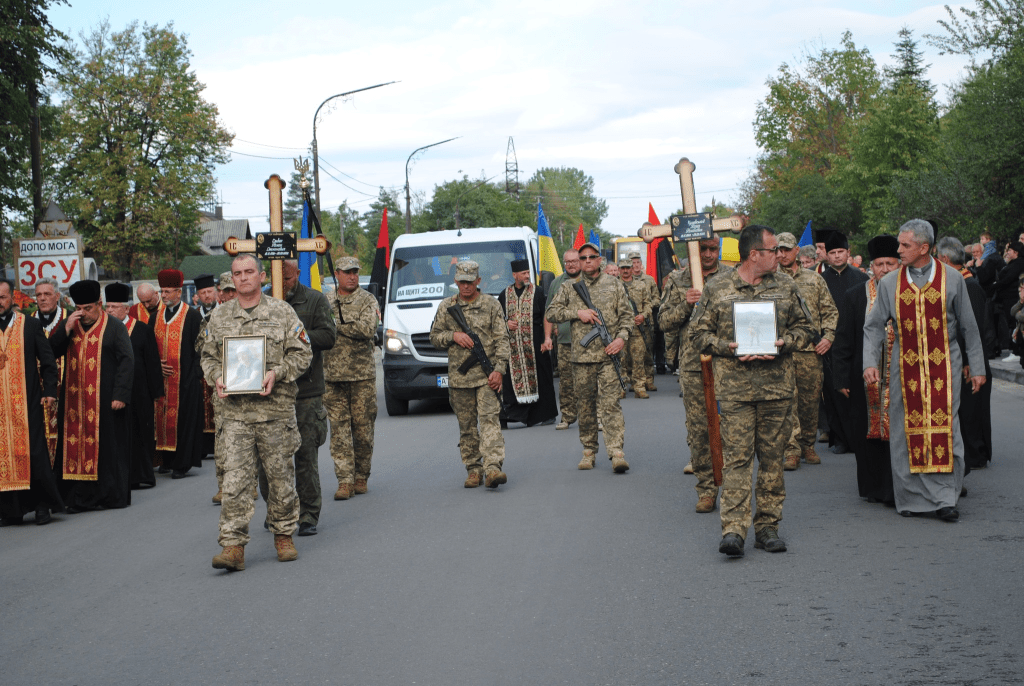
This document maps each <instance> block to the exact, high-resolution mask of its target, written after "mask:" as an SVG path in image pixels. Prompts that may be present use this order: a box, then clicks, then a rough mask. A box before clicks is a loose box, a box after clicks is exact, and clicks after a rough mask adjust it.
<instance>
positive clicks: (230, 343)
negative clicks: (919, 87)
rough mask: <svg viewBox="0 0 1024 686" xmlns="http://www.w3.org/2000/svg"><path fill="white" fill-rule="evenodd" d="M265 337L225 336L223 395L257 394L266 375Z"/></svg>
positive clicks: (261, 388)
mask: <svg viewBox="0 0 1024 686" xmlns="http://www.w3.org/2000/svg"><path fill="white" fill-rule="evenodd" d="M266 342H267V337H266V336H225V337H224V346H223V355H224V359H223V367H224V377H223V379H222V381H223V383H224V392H225V393H259V392H260V391H262V390H263V377H264V376H265V375H266V372H267V370H266V365H267V358H266V354H265V351H266Z"/></svg>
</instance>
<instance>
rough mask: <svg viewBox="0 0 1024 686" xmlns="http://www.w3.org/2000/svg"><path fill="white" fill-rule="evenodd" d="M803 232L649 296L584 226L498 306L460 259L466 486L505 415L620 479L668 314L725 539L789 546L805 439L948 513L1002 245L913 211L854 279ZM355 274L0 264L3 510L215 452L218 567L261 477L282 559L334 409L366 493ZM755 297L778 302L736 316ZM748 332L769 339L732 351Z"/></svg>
mask: <svg viewBox="0 0 1024 686" xmlns="http://www.w3.org/2000/svg"><path fill="white" fill-rule="evenodd" d="M815 239H816V241H817V242H818V243H819V244H820V245H819V246H818V249H817V250H815V249H814V248H811V249H808V248H800V247H799V246H798V245H797V240H796V238H795V237H794V236H793V234H791V233H779V234H776V232H775V231H774V230H773V229H771V228H769V227H766V226H757V225H754V226H747V227H746V228H744V229H743V231H742V233H741V234H740V237H739V241H738V243H739V256H740V261H739V263H738V264H737V265H735V266H730V265H727V264H725V263H723V262H722V261H721V259H720V258H719V241H718V239H715V238H712V239H707V240H702V241H700V242H699V246H698V247H699V250H698V252H699V262H698V263H694V264H685V265H684V266H683V267H682V268H680V269H677V270H676V271H674V272H672V273H670V274H669V275H668V276H667V277H666V278H665V279H664V281H663V283H662V284H661V288H659V285H658V283H657V282H656V281H655V280H654V279H652V278H651V277H649V276H648V275H647V274H645V273H644V270H643V264H642V261H641V259H640V255H639V254H633V255H630V256H629V258H627V259H625V260H622V261H620V262H619V263H617V264H615V263H612V264H608V265H607V268H610V267H613V266H614V267H615V270H614V271H615V272H616V273H609V271H607V268H605V265H603V264H602V262H603V260H602V257H601V253H600V249H599V248H598V246H596V245H593V244H590V243H586V244H584V245H583V246H581V247H580V248H579V249H578V250H570V251H567V252H566V253H565V254H564V266H565V273H564V274H562V275H561V276H559V277H558V278H557V279H556V280H555V281H554V283H553V284H551V287H550V288H549V289H548V290H547V291H546V292H545V290H544V289H543V288H542V287H540V286H539V285H536V284H534V283H533V282H532V280H531V278H530V265H529V263H528V262H527V261H526V260H522V259H520V260H516V261H514V262H512V264H511V265H510V266H511V272H512V274H513V279H514V281H513V283H511V284H510V285H509V286H508V287H507V288H506V289H505V290H504V291H502V292H501V293H500V294H499V297H497V298H495V297H492V296H490V295H488V294H486V293H484V292H482V291H481V290H480V288H479V284H480V282H481V273H480V268H479V265H478V264H477V263H475V262H473V261H469V260H463V261H461V262H459V263H458V264H457V265H456V266H455V270H454V281H455V286H456V287H457V293H456V294H455V295H452V296H450V297H448V298H446V299H444V300H443V301H442V302H441V304H440V306H439V307H438V309H437V314H436V316H435V318H434V321H433V324H432V327H431V330H430V340H431V343H432V344H433V345H434V346H435V347H436V348H438V349H441V350H445V351H446V352H447V354H448V387H449V400H450V404H451V406H452V408H453V410H454V412H455V416H456V420H457V422H458V427H459V452H460V456H461V459H462V463H463V466H464V468H465V470H466V479H465V482H464V485H465V487H466V488H476V487H479V486H486V487H488V488H491V489H497V488H498V487H500V486H501V485H502V484H505V483H507V482H508V474H507V473H506V471H505V444H504V438H503V435H502V429H503V428H505V427H507V425H508V423H509V422H521V423H523V424H525V425H527V426H545V425H550V424H553V423H554V422H555V420H556V419H558V418H559V414H560V415H561V417H560V421H559V422H558V424H557V425H556V426H555V429H556V430H566V429H568V428H569V427H570V426H571V425H572V424H578V429H579V439H580V443H581V444H582V458H581V459H580V461H579V463H578V465H577V467H578V468H579V469H580V470H591V469H594V468H595V467H596V463H597V456H598V452H599V433H600V432H603V433H604V443H605V448H606V451H607V457H608V458H609V460H610V463H611V469H612V470H613V471H614V472H615V473H618V474H622V473H625V472H627V471H628V470H629V469H630V464H629V462H628V461H627V459H626V453H625V436H626V427H625V420H624V417H623V413H622V409H621V405H620V401H621V400H622V399H624V398H625V397H626V392H627V389H628V390H631V391H632V392H633V394H634V396H635V397H636V398H639V399H645V398H649V397H650V396H649V391H654V390H657V389H656V386H655V367H654V356H653V355H652V351H653V332H654V324H655V322H657V324H658V326H659V328H660V330H661V331H662V332H663V333H664V337H665V342H666V343H665V344H666V351H667V356H668V358H669V362H670V363H671V364H673V365H674V366H676V367H677V368H678V373H679V384H680V395H681V397H682V400H683V407H684V411H685V417H686V432H687V444H688V446H689V453H690V462H689V464H687V465H686V467H685V471H686V472H687V473H692V474H693V475H694V476H695V479H696V483H695V489H696V496H697V498H696V501H697V502H696V512H698V513H711V512H714V511H715V510H716V509H719V510H720V520H721V531H722V539H721V542H720V545H719V550H720V552H722V553H724V554H726V555H729V556H740V555H743V552H744V548H745V540H746V539H747V538H748V534H749V530H750V528H751V526H753V529H754V537H755V544H754V545H755V547H756V548H761V549H764V550H766V551H769V552H782V551H785V550H786V543H785V541H784V540H783V539H782V538H781V537H780V535H779V527H780V523H781V521H782V509H783V504H784V501H785V496H786V489H785V478H784V472H785V471H792V470H795V469H799V468H800V467H801V465H802V464H807V465H817V464H820V461H821V460H820V457H819V455H818V452H817V450H816V449H815V442H816V441H819V442H820V441H827V442H828V443H829V444H830V446H831V448H832V452H834V453H837V454H841V453H845V452H848V451H852V452H853V453H854V454H855V456H856V460H857V482H858V490H859V494H860V496H861V497H863V498H865V499H866V500H867V501H868V502H873V503H882V504H887V505H890V506H893V507H894V508H895V509H896V511H897V512H898V513H899V514H900V515H903V516H918V515H925V514H932V515H934V516H936V517H937V518H939V519H941V520H945V521H956V520H957V519H958V518H959V511H958V510H957V503H958V500H959V498H961V497H963V496H964V495H966V489H965V488H964V486H963V479H964V476H965V475H966V473H968V472H969V471H970V470H971V469H980V468H984V467H985V466H986V465H987V464H988V462H989V461H990V460H991V458H992V439H991V420H990V411H989V409H990V408H989V394H990V388H991V386H990V384H989V383H987V382H988V380H989V379H990V369H989V365H988V358H990V357H991V356H992V355H993V354H996V351H997V350H998V348H997V343H996V339H997V327H996V324H995V321H996V319H997V317H998V316H999V313H1000V312H1001V311H1002V310H999V309H997V308H993V304H995V303H996V301H995V300H993V298H992V295H991V292H990V291H988V290H986V288H985V281H984V279H988V276H989V271H991V270H990V269H989V267H991V266H992V263H990V262H989V260H992V259H993V257H996V258H998V257H999V256H998V255H994V251H992V250H990V251H989V255H987V256H986V254H985V252H984V249H982V250H981V251H980V252H979V253H976V254H974V255H973V259H968V254H967V251H965V249H964V247H963V245H962V244H961V243H960V242H959V241H958V240H957V239H955V238H951V237H946V238H943V239H942V240H940V241H938V242H936V240H935V235H934V229H933V227H932V226H931V225H930V224H929V223H928V222H925V221H922V220H912V221H909V222H907V223H906V224H904V225H903V226H902V227H901V228H900V231H899V233H898V235H896V236H887V235H883V236H877V237H875V238H874V239H872V240H871V241H870V243H869V244H868V253H869V260H868V263H867V267H866V270H865V271H866V273H865V271H862V270H861V269H860V268H858V266H857V265H856V263H855V261H854V260H852V259H851V257H850V254H849V244H848V241H847V238H846V237H845V236H843V235H842V234H841V233H839V232H836V231H827V232H826V231H822V232H818V234H817V235H816V237H815ZM988 243H991V241H988ZM986 244H987V243H986ZM1022 253H1024V245H1021V244H1020V242H1019V241H1018V242H1015V243H1012V244H1011V245H1010V246H1009V247H1008V249H1007V250H1006V256H1007V257H1009V260H1008V264H1007V265H1004V266H1002V267H999V269H997V270H996V272H995V277H994V282H995V283H996V284H997V285H998V284H1000V283H1001V282H1002V280H1003V278H1004V276H1005V274H1007V273H1008V272H1005V270H1006V269H1007V268H1008V267H1009V265H1012V264H1014V263H1021V262H1022V261H1024V257H1022ZM933 255H934V256H933ZM979 258H980V261H979ZM999 259H1001V258H999ZM986 265H989V267H987V266H986ZM698 268H699V270H700V272H699V275H698V274H697V273H696V270H697V269H698ZM987 269H989V271H986V270H987ZM358 274H359V262H358V260H357V259H355V258H351V257H343V258H341V259H340V260H339V261H338V265H337V269H336V271H335V276H336V279H337V288H336V290H335V291H334V292H332V293H331V294H330V295H324V294H323V293H321V292H319V291H316V290H313V289H311V288H309V287H307V286H304V285H303V284H301V283H300V282H299V270H298V266H297V264H296V263H294V262H286V263H285V264H284V265H283V275H284V278H283V284H282V286H283V290H284V294H285V297H284V300H277V299H275V298H272V297H270V296H268V295H267V294H265V293H264V292H263V290H262V288H261V286H262V284H263V282H264V281H265V278H266V275H265V273H264V272H263V267H262V264H261V263H260V262H259V261H258V260H257V259H256V258H255V257H253V256H251V255H239V256H238V257H237V258H235V259H234V261H233V262H232V268H231V271H230V272H225V273H224V274H222V275H221V276H220V279H219V280H215V279H214V278H213V277H212V276H203V277H199V278H197V279H196V288H197V294H196V301H195V303H194V305H189V304H187V303H184V302H182V298H181V294H182V286H183V275H182V274H181V272H179V271H177V270H173V269H168V270H164V271H161V272H160V273H159V275H158V284H159V289H158V290H157V289H154V288H153V287H152V286H148V285H145V284H144V285H142V286H140V287H139V289H138V291H137V294H136V295H137V298H138V302H137V303H135V304H132V303H131V301H132V292H131V287H130V286H129V285H127V284H119V283H114V284H110V285H108V286H106V289H105V291H104V292H103V294H102V296H101V289H100V284H99V283H98V282H96V281H79V282H78V283H75V284H73V285H72V286H71V288H70V297H71V299H72V300H73V302H74V310H73V311H68V310H65V309H63V308H62V307H61V306H60V294H59V292H58V290H57V286H56V284H55V283H50V282H46V281H45V280H44V281H42V282H40V284H39V285H38V286H37V288H36V294H35V295H36V301H37V303H38V310H37V311H36V312H34V313H32V314H31V315H25V314H22V313H21V312H19V311H17V310H16V309H15V308H14V306H13V301H12V295H13V289H12V286H11V284H10V283H8V282H0V343H2V344H3V347H2V349H0V383H2V384H3V386H4V388H3V389H2V391H3V392H2V393H0V403H2V405H0V421H2V422H3V424H4V425H5V426H6V427H7V431H6V432H5V436H3V437H2V438H3V440H4V441H5V442H6V444H5V445H4V446H3V447H4V449H5V451H6V452H5V456H4V458H3V459H2V460H0V523H2V524H3V525H12V524H17V523H20V522H22V521H23V518H24V516H25V515H26V514H28V513H30V512H32V511H35V522H36V523H37V524H45V523H47V522H48V521H50V520H51V515H52V513H53V512H68V513H77V512H82V511H86V510H96V509H105V508H120V507H125V506H127V505H129V504H130V503H131V492H132V489H139V488H147V487H153V486H154V485H155V484H156V474H167V473H169V474H170V475H171V479H181V478H184V477H186V476H187V475H188V473H189V472H190V470H191V469H192V468H194V467H199V466H201V465H202V460H203V459H204V458H205V457H208V456H210V455H213V456H215V465H216V473H217V481H218V492H217V494H216V495H215V496H214V497H213V502H214V503H218V504H220V507H221V509H220V524H219V543H220V545H221V553H220V554H218V555H217V556H215V557H214V558H213V566H214V567H215V568H218V569H226V570H230V571H238V570H242V569H244V568H245V557H244V549H245V546H246V544H247V543H248V542H249V524H250V520H251V519H252V517H253V515H254V511H255V508H254V503H255V499H256V497H257V491H259V492H262V495H263V497H264V499H265V500H266V502H267V516H266V519H265V521H264V527H265V528H266V529H268V530H269V531H270V532H271V533H272V534H273V535H274V543H275V547H276V549H277V554H278V559H279V560H282V561H288V560H294V559H296V558H297V556H298V552H297V550H296V549H295V546H294V541H293V538H292V537H293V535H294V534H296V533H297V534H298V535H299V536H310V535H315V534H316V533H317V525H318V522H319V518H320V512H321V506H322V498H321V487H320V478H319V471H318V464H317V455H318V450H319V448H320V447H321V446H322V445H324V443H325V442H326V438H327V431H328V423H329V426H330V434H331V444H330V453H331V456H332V459H333V461H334V466H335V474H336V477H337V480H338V488H337V491H336V492H335V494H334V499H335V500H337V501H344V500H348V499H350V498H352V497H354V496H355V495H358V494H365V493H366V492H367V488H368V485H367V484H368V480H369V477H370V467H371V461H372V455H373V446H374V431H375V429H374V423H375V419H376V415H377V404H376V395H377V390H376V365H375V361H374V343H373V339H374V334H375V331H376V327H377V325H378V323H379V319H380V312H379V309H378V304H377V301H376V299H375V298H374V297H373V296H372V295H370V294H369V293H368V292H366V291H365V290H363V289H361V288H360V287H359V282H358ZM1016 286H1017V291H1016V292H1017V301H1016V302H1014V303H1011V304H1010V307H1009V308H1008V310H1007V316H1008V321H1007V325H1008V326H1009V327H1010V330H1009V332H1008V339H1007V340H1008V341H1010V344H1011V345H1012V344H1019V343H1020V340H1021V328H1022V322H1024V318H1022V317H1021V309H1022V303H1024V281H1021V280H1020V279H1019V277H1018V280H1017V284H1016ZM992 292H1001V291H992ZM999 302H1002V301H999ZM741 304H742V305H745V306H746V305H749V306H751V307H744V308H738V307H737V306H738V305H741ZM754 310H756V311H758V312H761V313H767V315H763V316H767V319H761V320H753V319H751V320H749V321H748V320H744V321H743V322H742V323H741V322H740V321H739V318H740V316H741V313H742V312H748V311H754ZM993 315H995V316H993ZM743 316H746V315H743ZM739 333H744V335H745V336H746V335H747V334H749V336H748V337H749V338H750V341H749V342H750V343H757V344H759V346H760V347H758V348H757V349H756V350H753V351H749V350H745V349H740V348H739V342H738V341H739V338H738V334H739ZM254 339H255V340H258V341H259V345H258V347H257V348H256V349H257V350H259V349H260V348H262V350H263V360H262V367H261V370H262V378H260V379H259V382H258V383H257V384H256V385H255V387H254V389H245V388H242V387H241V386H236V383H235V381H233V380H232V379H234V378H235V376H237V375H229V374H228V371H229V370H228V369H227V368H226V367H233V366H234V367H236V369H235V371H237V367H238V366H239V365H240V364H242V363H241V362H239V361H238V360H240V359H241V357H242V355H241V353H233V352H232V350H233V348H232V345H233V344H235V343H237V344H239V345H242V344H244V343H245V341H252V340H254ZM556 346H557V349H556ZM239 349H242V350H244V349H245V348H239ZM555 351H557V366H558V372H559V386H558V391H557V393H556V391H555V386H554V384H553V378H552V377H553V365H552V352H555ZM236 358H237V359H236ZM252 363H253V362H252V360H248V359H247V360H246V361H245V364H252ZM246 390H248V391H249V392H246ZM709 393H713V394H714V395H713V396H709ZM709 397H713V398H714V401H713V402H709V401H708V399H709ZM716 402H717V405H716V404H715V403H716ZM709 407H712V408H714V407H717V410H718V411H717V413H716V414H715V416H713V417H709V416H708V409H707V408H709ZM716 419H717V421H715V420H716ZM755 456H756V457H757V475H756V485H755V487H754V489H753V490H754V491H755V493H756V511H752V506H751V490H752V489H751V481H752V478H753V469H754V457H755ZM716 460H720V463H719V468H720V473H716Z"/></svg>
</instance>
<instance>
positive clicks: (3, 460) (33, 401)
mask: <svg viewBox="0 0 1024 686" xmlns="http://www.w3.org/2000/svg"><path fill="white" fill-rule="evenodd" d="M13 296H14V286H13V285H12V284H11V282H10V281H6V280H3V281H0V526H9V525H11V524H18V523H20V522H21V521H22V518H23V517H24V516H25V514H26V513H28V512H32V511H33V510H35V513H36V519H35V521H36V524H46V523H47V522H49V521H50V520H51V518H52V517H51V514H50V513H51V511H53V512H63V511H64V501H63V500H62V499H61V497H60V492H59V491H58V488H57V481H56V479H55V478H54V476H53V468H52V467H51V464H50V453H49V451H48V450H47V447H46V430H45V424H44V422H45V419H44V417H43V407H44V406H47V405H56V403H57V365H56V364H54V361H53V351H52V350H51V349H50V344H49V342H48V341H47V339H46V334H45V333H44V331H43V326H42V324H40V323H39V321H38V320H36V319H34V318H32V317H26V316H25V315H23V314H21V313H20V312H17V311H15V309H14V300H13Z"/></svg>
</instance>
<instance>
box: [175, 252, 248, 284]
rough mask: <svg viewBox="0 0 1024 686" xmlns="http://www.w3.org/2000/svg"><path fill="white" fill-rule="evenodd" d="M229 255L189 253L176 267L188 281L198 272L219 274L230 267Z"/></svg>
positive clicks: (197, 274) (198, 273) (231, 258)
mask: <svg viewBox="0 0 1024 686" xmlns="http://www.w3.org/2000/svg"><path fill="white" fill-rule="evenodd" d="M233 259H234V258H233V257H231V255H190V256H189V257H186V258H185V259H184V260H182V261H181V266H180V267H178V269H180V270H181V273H182V274H184V275H185V280H186V281H189V280H191V279H194V278H196V277H197V276H199V275H200V274H213V275H215V276H219V275H221V274H222V273H224V272H226V271H229V270H230V269H231V260H233Z"/></svg>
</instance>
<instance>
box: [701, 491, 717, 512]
mask: <svg viewBox="0 0 1024 686" xmlns="http://www.w3.org/2000/svg"><path fill="white" fill-rule="evenodd" d="M714 511H715V499H714V498H713V497H712V496H710V495H702V496H701V497H700V498H699V499H698V500H697V508H696V512H698V513H700V514H707V513H708V512H714Z"/></svg>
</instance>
